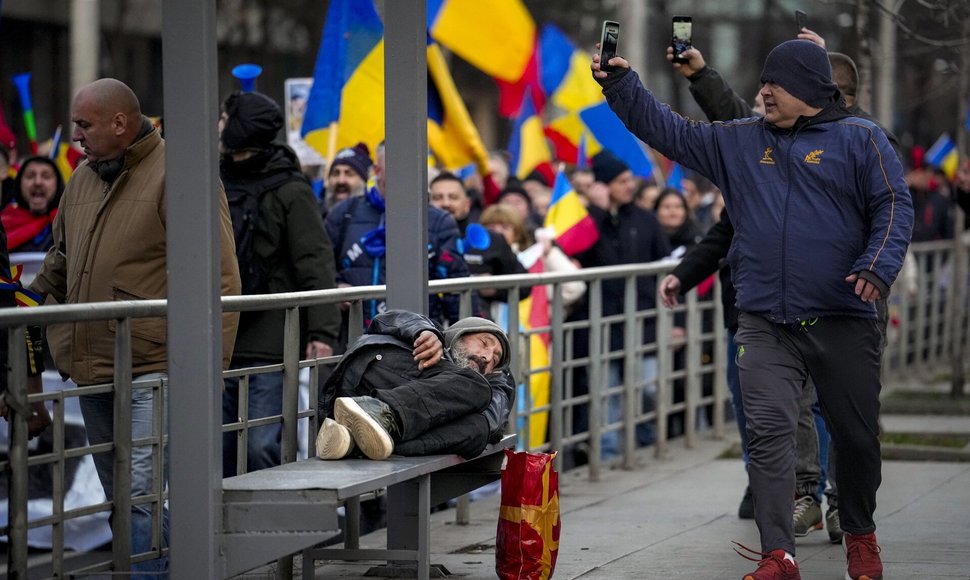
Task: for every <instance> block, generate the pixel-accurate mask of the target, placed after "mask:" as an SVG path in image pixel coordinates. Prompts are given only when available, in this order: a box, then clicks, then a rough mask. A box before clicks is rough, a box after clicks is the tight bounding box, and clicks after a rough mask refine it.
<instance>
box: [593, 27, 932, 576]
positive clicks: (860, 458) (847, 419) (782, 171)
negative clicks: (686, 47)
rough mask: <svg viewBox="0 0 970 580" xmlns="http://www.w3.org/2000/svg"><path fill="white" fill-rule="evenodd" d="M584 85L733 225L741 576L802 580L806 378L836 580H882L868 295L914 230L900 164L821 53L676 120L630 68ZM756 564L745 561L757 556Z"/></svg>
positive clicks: (876, 362) (796, 51)
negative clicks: (745, 481)
mask: <svg viewBox="0 0 970 580" xmlns="http://www.w3.org/2000/svg"><path fill="white" fill-rule="evenodd" d="M592 60H593V62H592V65H591V68H592V71H593V76H594V78H596V80H597V81H598V82H599V83H600V84H601V85H603V87H604V90H603V92H604V94H605V95H606V98H607V102H608V103H609V105H610V108H611V109H613V111H614V112H615V113H616V114H617V116H619V118H620V119H621V120H622V121H623V122H624V124H626V126H627V128H629V129H630V131H631V132H633V134H634V135H636V136H637V137H639V138H640V139H641V140H643V141H644V142H646V143H647V144H648V145H650V146H652V147H654V148H655V149H657V150H658V151H660V153H662V154H663V155H665V156H667V157H668V158H670V159H673V160H674V161H677V162H679V163H681V164H682V165H684V166H685V167H688V168H691V169H694V170H695V171H697V172H698V173H700V174H701V175H703V176H705V177H707V178H709V179H710V180H711V181H713V182H714V183H715V184H716V185H717V186H718V187H720V189H721V191H722V193H723V194H724V200H725V204H726V209H727V211H728V213H729V214H730V216H731V220H732V222H733V223H734V225H735V235H734V241H733V244H732V246H731V250H730V252H729V254H728V263H729V264H730V266H731V269H732V271H733V279H734V283H735V287H736V289H737V305H738V309H739V311H740V313H739V317H738V333H737V336H736V339H737V344H738V351H737V361H738V368H739V371H740V376H741V388H742V392H743V405H744V414H745V420H746V424H747V432H748V436H749V443H748V454H749V458H750V459H749V470H748V473H749V477H750V482H751V489H752V492H753V495H754V506H755V521H756V523H757V524H758V530H759V532H760V533H761V550H760V551H754V552H755V553H756V554H758V555H759V556H761V559H760V561H759V563H758V568H757V570H755V571H754V572H751V573H750V574H747V575H746V576H744V578H745V580H793V579H797V578H800V575H799V571H798V566H797V564H796V562H795V558H794V556H795V539H794V533H793V521H792V513H793V508H794V505H793V503H794V500H793V498H794V496H795V465H794V463H795V449H794V445H795V428H796V422H797V419H798V410H799V404H798V401H799V398H800V395H801V391H802V389H803V388H804V386H805V383H806V380H807V378H808V377H809V376H811V378H812V380H813V381H814V383H815V386H816V389H817V392H818V398H819V403H820V404H821V407H822V413H823V415H824V416H825V420H826V423H827V424H828V426H829V429H830V431H831V434H832V438H833V441H834V442H835V450H836V465H837V466H838V467H837V470H836V471H837V474H836V477H837V480H838V487H839V496H840V497H839V516H840V519H841V524H842V529H843V531H844V532H845V533H844V536H843V541H844V544H845V547H846V554H847V559H848V571H847V577H848V578H852V579H853V580H861V579H863V578H866V579H868V580H875V579H878V578H881V577H882V571H883V568H882V562H881V561H880V557H879V552H880V548H879V546H878V544H877V542H876V535H875V523H874V521H873V512H874V511H875V506H876V490H877V489H878V488H879V483H880V481H881V470H882V466H881V460H880V449H879V392H880V390H881V388H882V385H881V383H880V379H879V371H880V354H881V339H880V334H879V330H878V327H877V325H876V308H875V305H874V302H875V301H876V300H878V299H879V298H882V297H884V296H886V295H887V294H888V292H889V288H890V286H891V285H892V283H893V281H894V280H895V279H896V275H897V274H898V273H899V270H900V268H901V267H902V263H903V259H904V257H905V255H906V251H907V248H908V246H909V242H910V236H911V232H912V227H913V205H912V200H911V198H910V195H909V191H908V190H907V188H906V181H905V179H904V176H903V168H902V165H901V164H900V163H899V159H898V158H897V156H896V154H895V152H894V151H893V149H892V146H891V145H890V143H889V140H888V139H887V138H886V135H885V134H884V133H883V132H882V131H881V130H880V129H879V127H878V126H876V125H875V124H874V123H872V122H870V121H867V120H865V119H862V118H859V117H854V116H852V113H850V112H848V111H846V110H845V109H844V106H843V102H844V101H843V99H842V97H841V94H840V93H839V90H838V87H837V86H836V85H835V83H834V82H832V69H831V65H830V64H829V58H828V55H827V54H826V52H825V49H823V48H822V47H820V46H818V45H817V44H814V43H812V42H809V41H807V40H789V41H787V42H783V43H782V44H780V45H778V46H777V47H775V48H774V49H773V50H772V51H771V53H770V54H769V55H768V58H767V59H766V60H765V65H764V69H763V71H762V73H761V81H762V88H761V96H762V98H763V99H764V103H765V115H764V117H761V118H753V117H752V118H746V119H739V120H735V121H727V122H723V123H714V124H707V123H700V122H697V121H687V120H686V119H684V118H683V117H680V116H678V115H676V114H674V113H673V112H671V111H670V108H669V107H667V106H666V105H663V104H661V103H659V102H658V101H657V100H656V99H655V98H654V96H653V95H652V94H651V93H650V92H649V91H648V90H646V89H645V88H644V87H643V85H642V84H640V82H639V80H638V77H637V75H636V74H635V73H631V71H630V68H629V65H628V63H627V62H626V61H625V60H624V59H623V58H620V57H614V58H611V59H610V63H609V64H611V65H613V66H614V67H616V70H615V72H611V73H606V72H603V71H602V70H600V62H599V55H594V56H593V59H592ZM754 559H756V558H754Z"/></svg>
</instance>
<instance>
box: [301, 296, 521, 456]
mask: <svg viewBox="0 0 970 580" xmlns="http://www.w3.org/2000/svg"><path fill="white" fill-rule="evenodd" d="M509 358H510V355H509V339H508V337H507V336H506V335H505V332H503V331H502V329H501V328H500V327H499V326H498V325H497V324H495V323H494V322H492V321H490V320H485V319H484V318H477V317H469V318H464V319H462V320H459V321H458V322H456V323H455V324H452V325H451V326H450V327H449V328H448V330H447V331H445V332H444V333H442V332H441V331H440V330H438V328H437V327H435V325H434V323H432V322H431V320H429V319H428V318H426V317H424V316H421V315H420V314H415V313H413V312H406V311H403V310H390V311H387V312H385V313H383V314H380V315H378V316H376V317H375V318H374V320H373V321H372V322H371V324H370V326H369V327H368V329H367V334H365V335H363V336H361V337H360V339H358V340H357V341H356V342H355V343H354V344H353V345H352V346H351V347H350V349H348V351H347V353H346V354H345V355H344V357H343V359H342V360H341V361H340V363H339V364H338V365H337V368H336V369H334V372H333V374H331V376H330V378H329V379H328V380H327V382H326V384H325V385H324V388H323V395H322V399H323V400H322V411H323V413H324V416H325V417H326V418H325V419H324V420H323V424H322V425H321V427H320V432H319V434H318V435H317V440H316V449H317V457H319V458H321V459H341V458H343V457H347V456H348V455H350V454H352V453H354V452H355V449H356V450H359V451H360V452H361V453H363V454H364V455H366V456H367V457H369V458H370V459H386V458H387V457H388V456H390V455H391V454H392V453H396V454H398V455H407V456H414V455H439V454H447V453H455V454H458V455H461V456H462V457H465V458H471V457H475V456H476V455H478V454H480V453H481V452H482V450H484V449H485V446H486V445H487V444H488V443H489V442H494V441H498V440H499V439H501V437H502V435H503V433H504V432H505V424H506V421H507V420H508V416H509V411H510V410H511V408H512V403H513V401H514V399H515V381H514V379H513V378H512V374H511V372H509V368H508V367H509Z"/></svg>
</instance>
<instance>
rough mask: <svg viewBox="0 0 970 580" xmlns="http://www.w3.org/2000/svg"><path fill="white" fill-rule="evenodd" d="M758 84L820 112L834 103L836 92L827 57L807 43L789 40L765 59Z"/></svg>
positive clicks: (836, 88)
mask: <svg viewBox="0 0 970 580" xmlns="http://www.w3.org/2000/svg"><path fill="white" fill-rule="evenodd" d="M761 82H762V84H768V83H774V84H776V85H778V86H780V87H781V88H783V89H785V90H786V91H788V92H789V93H790V94H791V95H792V96H793V97H795V98H797V99H798V100H800V101H803V102H804V103H805V104H807V105H809V106H812V107H817V108H820V109H821V108H824V107H825V106H827V105H829V104H830V103H832V102H834V101H835V99H836V95H837V94H838V90H839V87H838V86H836V84H835V83H834V82H832V65H831V64H830V63H829V55H828V53H827V52H825V49H824V48H822V47H821V46H819V45H817V44H815V43H814V42H810V41H808V40H788V41H785V42H783V43H781V44H779V45H778V46H776V47H775V48H774V49H773V50H772V51H771V52H770V53H769V54H768V58H767V59H765V68H764V70H762V71H761Z"/></svg>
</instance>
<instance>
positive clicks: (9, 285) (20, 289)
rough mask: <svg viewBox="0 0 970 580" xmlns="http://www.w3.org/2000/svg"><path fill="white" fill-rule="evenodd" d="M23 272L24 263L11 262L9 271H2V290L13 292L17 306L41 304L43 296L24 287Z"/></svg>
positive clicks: (0, 274) (0, 288) (0, 282)
mask: <svg viewBox="0 0 970 580" xmlns="http://www.w3.org/2000/svg"><path fill="white" fill-rule="evenodd" d="M23 273H24V267H23V265H22V264H11V265H10V271H9V272H5V273H0V291H6V292H13V293H14V300H15V301H16V303H17V306H37V305H38V304H40V300H41V297H40V295H39V294H37V293H35V292H32V291H30V290H28V289H26V288H24V285H23V284H21V282H20V276H21V275H22V274H23ZM4 274H6V275H4Z"/></svg>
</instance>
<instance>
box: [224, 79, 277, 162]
mask: <svg viewBox="0 0 970 580" xmlns="http://www.w3.org/2000/svg"><path fill="white" fill-rule="evenodd" d="M222 109H223V111H225V113H226V115H227V116H228V117H229V118H228V119H227V120H226V123H225V125H224V126H223V128H222V136H221V140H222V145H223V147H225V148H226V149H227V150H229V151H241V150H243V149H265V148H267V147H269V146H270V144H272V143H273V140H274V139H276V135H277V134H278V133H279V132H280V130H281V129H282V128H283V112H282V111H280V107H279V105H277V104H276V101H274V100H273V99H271V98H269V97H267V96H266V95H264V94H262V93H240V92H235V93H233V94H231V95H229V97H228V98H226V101H225V103H223V105H222Z"/></svg>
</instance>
